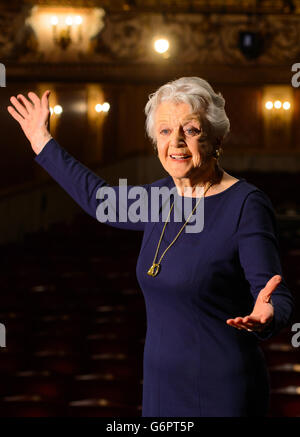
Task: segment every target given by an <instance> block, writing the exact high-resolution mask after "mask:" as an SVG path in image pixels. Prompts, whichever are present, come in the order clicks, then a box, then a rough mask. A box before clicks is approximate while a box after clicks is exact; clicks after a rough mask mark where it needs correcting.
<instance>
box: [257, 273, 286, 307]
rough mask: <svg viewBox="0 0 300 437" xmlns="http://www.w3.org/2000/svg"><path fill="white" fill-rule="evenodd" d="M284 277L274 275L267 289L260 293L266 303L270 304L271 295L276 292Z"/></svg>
mask: <svg viewBox="0 0 300 437" xmlns="http://www.w3.org/2000/svg"><path fill="white" fill-rule="evenodd" d="M281 279H282V277H281V276H280V275H274V276H272V278H271V279H269V281H268V282H267V283H266V285H265V287H264V288H263V289H262V290H261V291H260V293H262V299H263V301H264V302H269V300H270V297H271V294H272V293H273V291H274V290H276V288H277V286H278V285H279V284H280V282H281Z"/></svg>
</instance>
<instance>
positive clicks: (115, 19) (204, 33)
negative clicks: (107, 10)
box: [0, 7, 300, 67]
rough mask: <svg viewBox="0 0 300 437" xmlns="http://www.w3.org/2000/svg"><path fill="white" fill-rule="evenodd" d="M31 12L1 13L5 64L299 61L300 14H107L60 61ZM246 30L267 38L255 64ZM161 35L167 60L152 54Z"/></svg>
mask: <svg viewBox="0 0 300 437" xmlns="http://www.w3.org/2000/svg"><path fill="white" fill-rule="evenodd" d="M29 13H30V8H29V9H28V7H27V8H24V9H23V10H22V11H21V12H20V13H19V15H14V14H13V13H11V12H7V11H6V12H5V11H0V24H1V23H2V26H1V27H2V28H5V32H3V33H2V34H1V36H0V59H1V60H4V61H5V60H7V61H16V62H27V61H29V60H30V62H36V63H39V62H57V59H58V60H59V61H58V62H64V61H65V59H66V57H67V59H68V62H70V63H72V62H83V63H95V64H97V63H108V64H110V63H121V64H152V63H157V64H163V63H165V64H168V65H170V64H175V65H182V63H185V65H189V64H195V65H203V64H206V65H232V66H249V67H251V66H256V67H257V66H264V65H270V66H272V65H283V64H285V65H292V63H294V62H297V61H299V59H300V21H299V18H298V17H296V16H287V15H282V16H278V15H264V16H259V17H256V18H255V19H251V20H250V21H249V18H248V17H247V16H246V15H220V14H211V15H209V16H204V15H201V14H172V15H171V14H164V15H162V14H150V13H147V14H146V13H141V14H133V13H130V14H107V15H106V16H105V25H104V28H103V29H101V30H100V31H99V32H98V33H96V34H94V35H92V36H91V37H90V40H89V45H88V47H87V48H86V51H82V50H81V48H80V47H78V50H77V51H76V49H75V50H73V52H72V54H69V53H67V52H65V53H66V56H61V57H60V56H57V55H55V56H54V54H53V50H50V48H49V50H47V49H46V48H45V47H42V48H43V50H42V51H41V49H40V48H39V46H40V45H41V44H39V41H38V35H37V33H36V31H35V30H34V26H33V25H32V26H30V24H29V23H30V20H29ZM31 22H32V20H31ZM245 30H255V31H258V32H261V34H262V35H263V37H264V41H265V45H264V51H263V53H262V55H261V56H260V57H258V58H257V59H255V60H247V59H246V58H245V57H244V56H243V54H242V53H241V52H240V50H239V48H238V34H239V32H240V31H245ZM162 35H163V36H165V37H167V38H169V40H170V42H171V49H170V53H169V58H168V59H164V58H163V57H162V56H161V55H159V54H157V53H156V52H155V51H154V50H153V46H152V43H153V40H154V38H155V37H158V36H162ZM49 46H50V45H49ZM58 50H59V48H58ZM60 50H62V49H60ZM79 51H80V56H79ZM63 53H64V52H62V54H63Z"/></svg>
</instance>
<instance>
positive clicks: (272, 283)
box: [226, 275, 282, 331]
mask: <svg viewBox="0 0 300 437" xmlns="http://www.w3.org/2000/svg"><path fill="white" fill-rule="evenodd" d="M281 279H282V278H281V276H280V275H274V276H272V278H271V279H270V280H269V281H268V282H267V284H266V285H265V287H264V288H262V289H261V290H260V292H259V294H258V296H257V299H256V302H255V305H254V307H253V311H252V312H251V314H249V315H248V316H245V317H236V318H235V319H228V320H226V323H227V324H228V325H230V326H234V327H235V328H238V329H247V331H262V330H263V329H265V328H266V326H268V325H269V324H270V323H271V322H272V319H273V317H274V308H273V305H272V303H270V299H271V295H272V293H273V291H274V290H275V289H276V287H277V286H278V285H279V284H280V282H281Z"/></svg>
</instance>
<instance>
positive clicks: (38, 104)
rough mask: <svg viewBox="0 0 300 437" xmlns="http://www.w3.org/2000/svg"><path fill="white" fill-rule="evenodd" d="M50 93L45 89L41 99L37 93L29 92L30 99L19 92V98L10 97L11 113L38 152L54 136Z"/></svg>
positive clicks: (34, 149) (8, 108)
mask: <svg viewBox="0 0 300 437" xmlns="http://www.w3.org/2000/svg"><path fill="white" fill-rule="evenodd" d="M49 94H50V91H49V90H47V91H45V92H44V94H43V95H42V98H41V99H40V98H39V97H38V96H37V95H36V94H35V93H33V92H29V93H28V97H29V98H30V100H28V99H27V98H26V97H24V96H23V95H22V94H18V96H17V98H16V97H15V96H12V97H11V98H10V101H11V103H12V105H13V106H8V107H7V110H8V112H9V113H10V115H11V116H12V117H13V118H14V119H15V120H17V122H18V123H19V124H20V126H21V128H22V130H23V132H24V134H25V135H26V137H27V138H28V140H29V141H30V144H31V147H32V149H33V151H34V152H35V153H36V154H38V153H39V152H40V151H41V150H42V149H43V147H44V146H45V145H46V144H47V142H48V141H49V140H50V139H51V138H52V137H51V134H50V132H49V117H50V109H49V100H48V98H49Z"/></svg>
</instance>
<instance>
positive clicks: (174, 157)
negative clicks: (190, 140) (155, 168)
mask: <svg viewBox="0 0 300 437" xmlns="http://www.w3.org/2000/svg"><path fill="white" fill-rule="evenodd" d="M169 156H170V158H171V159H172V161H187V160H189V159H190V158H191V157H192V155H187V154H183V153H182V154H181V153H180V154H172V155H169Z"/></svg>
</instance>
